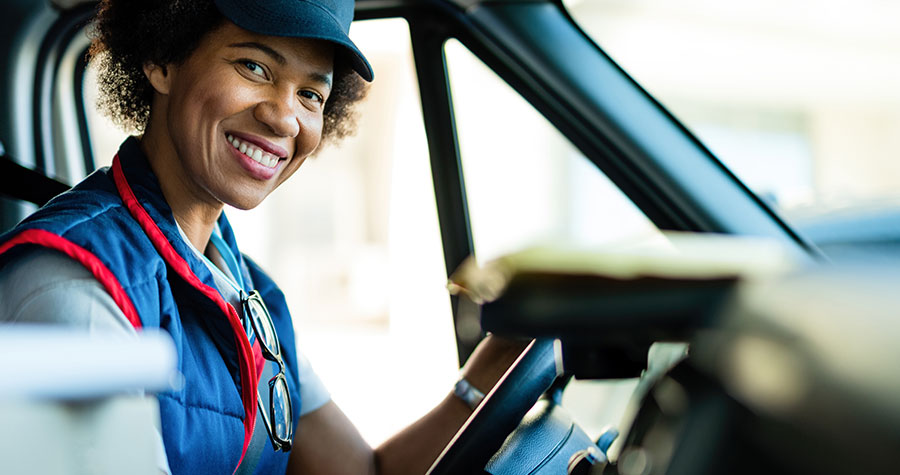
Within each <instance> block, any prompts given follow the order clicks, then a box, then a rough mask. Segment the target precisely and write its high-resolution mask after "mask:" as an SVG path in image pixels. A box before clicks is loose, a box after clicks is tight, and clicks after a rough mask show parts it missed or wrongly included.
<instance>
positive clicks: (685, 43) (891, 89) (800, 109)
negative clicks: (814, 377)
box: [566, 0, 900, 257]
mask: <svg viewBox="0 0 900 475" xmlns="http://www.w3.org/2000/svg"><path fill="white" fill-rule="evenodd" d="M566 6H567V7H568V9H569V10H570V12H571V13H572V16H573V17H574V18H575V20H576V21H577V22H578V23H579V24H580V25H581V26H582V27H583V29H584V30H585V31H586V32H587V33H588V34H589V35H591V36H592V37H593V38H594V40H595V41H596V42H597V44H598V45H599V46H600V47H601V48H602V49H603V50H604V51H605V52H606V53H607V54H609V55H610V56H611V57H612V58H613V59H614V60H615V61H616V62H617V63H618V64H619V65H620V66H622V68H623V69H625V71H627V72H628V73H629V74H630V75H631V76H632V77H633V78H634V79H635V80H636V81H637V82H638V83H640V84H641V85H642V86H643V87H644V88H646V89H647V90H648V91H649V92H650V93H651V94H652V95H654V96H655V97H656V98H657V99H658V100H659V101H660V102H661V103H662V104H663V105H664V106H666V107H667V108H668V109H669V110H670V111H671V112H672V113H673V114H674V115H675V116H676V117H678V119H679V120H681V121H682V122H683V123H684V124H685V125H686V126H687V127H688V129H690V130H691V131H692V132H693V133H694V134H695V135H697V137H698V138H700V140H701V141H702V142H704V143H705V144H706V146H707V147H708V148H709V149H710V150H711V151H712V152H713V154H714V155H716V156H717V157H718V158H719V159H720V160H721V161H722V162H723V163H724V164H725V165H726V166H727V167H728V168H729V169H731V171H732V172H733V173H735V174H736V175H737V176H738V177H739V178H740V179H742V180H743V181H744V182H745V183H746V184H747V185H748V186H749V187H750V188H751V189H752V190H753V191H754V192H756V193H757V194H758V195H759V196H760V197H762V198H763V199H764V200H765V201H766V202H768V203H769V204H770V205H772V207H773V208H774V209H775V210H776V211H778V212H779V214H781V215H782V216H783V217H784V218H785V219H786V220H787V221H788V222H790V223H791V224H792V225H793V226H794V227H795V228H796V229H798V230H799V231H800V233H801V234H803V235H804V236H806V237H807V238H808V239H811V240H812V241H814V242H816V243H817V244H818V245H819V246H820V247H821V248H822V249H823V250H825V251H826V253H828V254H830V255H831V256H832V257H842V256H844V255H849V254H854V255H858V254H859V251H860V250H861V249H863V248H865V252H866V253H868V254H869V255H872V252H875V253H876V254H878V255H883V254H884V253H886V252H891V250H892V249H893V248H894V247H897V246H895V245H892V244H891V242H892V241H896V242H900V226H896V225H892V223H895V222H897V220H895V219H893V215H895V214H898V215H900V160H898V158H900V87H898V84H900V61H898V60H897V58H900V28H897V21H896V20H897V18H900V3H896V2H884V1H880V0H856V1H849V0H830V1H825V2H822V1H812V0H777V1H776V0H762V1H759V2H743V3H735V2H718V1H714V0H682V1H679V2H669V1H665V0H570V1H566ZM894 228H896V229H894ZM893 253H895V254H897V255H900V251H898V250H894V251H893Z"/></svg>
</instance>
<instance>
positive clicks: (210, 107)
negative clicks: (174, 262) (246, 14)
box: [142, 22, 334, 209]
mask: <svg viewBox="0 0 900 475" xmlns="http://www.w3.org/2000/svg"><path fill="white" fill-rule="evenodd" d="M333 57H334V49H333V46H332V44H331V43H328V42H325V41H319V40H309V39H300V38H284V37H273V36H265V35H258V34H255V33H251V32H249V31H246V30H243V29H241V28H239V27H237V26H235V25H234V24H232V23H230V22H226V23H225V24H224V25H223V26H222V27H220V28H218V29H216V30H214V31H213V32H211V33H210V34H209V35H207V36H206V38H204V40H203V41H202V42H201V43H200V45H199V46H198V48H197V49H196V50H195V51H194V52H193V53H192V54H191V55H190V56H189V57H188V58H187V59H186V60H185V61H184V62H183V63H180V64H175V65H167V66H166V67H159V66H154V65H148V66H146V67H145V72H146V73H147V76H148V78H149V79H150V82H151V84H152V85H153V87H154V89H155V90H156V92H157V94H156V95H155V97H154V101H153V105H152V108H151V114H150V122H149V124H148V127H147V130H146V132H145V134H144V137H143V139H142V143H143V146H144V150H145V151H146V152H147V155H148V157H150V162H151V166H152V167H153V169H154V172H155V173H156V174H157V176H158V178H159V180H160V184H161V185H162V187H163V192H164V194H165V195H166V199H167V200H168V201H169V204H170V205H172V207H173V209H175V208H176V205H177V206H179V207H190V206H193V205H197V204H203V205H207V206H211V207H218V208H219V209H220V208H221V205H222V203H225V204H229V205H231V206H234V207H236V208H240V209H249V208H253V207H255V206H256V205H258V204H259V203H260V202H262V200H263V199H264V198H265V197H266V196H268V194H269V193H271V192H272V191H273V190H274V189H275V188H277V187H278V185H280V184H281V183H283V182H284V181H285V180H286V179H288V178H289V177H290V176H291V175H292V174H293V173H294V172H295V171H297V169H298V168H299V167H300V165H301V164H302V163H303V161H304V160H305V159H306V157H307V156H309V154H310V153H312V152H313V151H314V150H315V149H316V147H317V146H318V145H319V141H320V139H321V136H322V124H323V112H324V109H325V101H326V100H327V99H328V95H329V93H330V92H331V81H332V69H333Z"/></svg>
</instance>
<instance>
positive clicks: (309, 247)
mask: <svg viewBox="0 0 900 475" xmlns="http://www.w3.org/2000/svg"><path fill="white" fill-rule="evenodd" d="M565 4H566V5H567V7H568V8H569V9H570V11H571V12H572V15H573V16H574V18H575V19H576V21H577V22H579V23H580V24H581V25H582V26H583V28H584V29H585V31H586V32H587V33H588V34H589V35H591V36H592V37H593V38H594V39H595V40H596V42H597V43H598V45H599V46H600V47H601V48H602V49H603V50H604V51H605V52H606V53H607V54H609V55H610V56H611V57H612V58H613V59H614V60H615V61H616V62H618V63H619V64H620V65H621V66H622V67H623V68H624V69H625V70H626V71H627V72H628V73H629V74H631V75H632V77H633V78H635V80H636V81H638V82H639V83H640V84H642V85H643V86H644V87H645V88H646V89H647V90H648V91H649V92H650V93H651V94H653V95H654V96H656V97H657V99H658V100H659V101H660V102H661V103H662V104H663V105H664V106H665V107H667V108H668V109H669V110H670V111H671V112H672V113H673V114H674V115H675V116H676V117H678V118H679V119H680V120H681V121H683V123H684V124H685V125H686V126H687V127H688V128H689V129H690V130H691V131H693V132H694V133H695V134H697V136H698V137H699V138H700V139H701V140H702V141H703V142H704V143H705V144H706V145H707V146H708V147H709V148H710V150H711V151H712V152H713V153H714V154H715V155H716V156H717V157H718V158H719V159H720V160H722V161H723V163H724V164H725V165H726V166H727V167H729V168H730V169H731V170H732V171H733V172H734V173H735V174H736V175H738V176H739V177H740V178H741V179H742V180H744V181H745V183H746V184H747V185H748V186H749V187H750V188H751V189H753V190H754V191H755V192H756V193H758V194H759V195H760V196H761V197H762V198H763V199H764V200H766V201H767V202H768V203H770V204H771V205H772V206H774V207H775V208H776V209H777V210H778V212H779V213H781V214H782V215H783V216H785V217H786V219H788V220H789V221H791V222H792V223H795V224H797V225H799V226H801V228H803V229H809V230H810V231H809V232H810V234H811V235H812V234H815V229H816V226H819V227H820V228H819V229H822V228H821V227H822V226H825V227H826V228H827V229H829V230H831V229H834V226H832V223H834V222H839V223H838V224H840V225H846V223H847V222H848V221H847V216H850V217H857V216H860V215H866V216H870V215H875V216H878V217H882V216H885V213H887V215H888V216H889V215H890V212H891V211H892V210H894V209H895V208H896V206H897V205H898V204H900V193H898V190H900V186H898V185H900V173H898V172H900V161H898V160H896V158H897V157H898V155H900V88H897V87H896V85H897V84H900V62H898V61H897V60H896V58H898V57H900V29H898V28H896V19H897V18H900V4H895V3H893V2H885V1H880V0H858V1H854V2H850V1H836V0H823V1H807V0H780V1H773V0H762V1H759V2H751V3H735V2H717V1H711V0H709V1H707V0H682V1H679V2H671V1H664V0H569V1H566V2H565ZM535 34H536V35H539V34H540V32H535ZM408 35H409V34H408V30H407V27H406V24H405V22H404V21H403V20H378V21H366V22H358V23H356V24H354V26H353V28H352V30H351V36H353V38H354V41H356V42H357V44H358V45H360V47H361V49H362V50H363V51H364V52H365V54H366V55H367V57H368V58H369V60H370V61H371V63H372V64H373V66H374V68H375V70H376V81H375V82H374V84H373V86H372V88H371V92H370V94H369V98H368V99H367V100H366V101H365V103H363V104H362V106H361V107H360V109H359V111H360V118H359V131H358V133H357V134H356V136H354V137H351V138H349V139H347V140H345V141H344V142H342V143H341V144H337V145H329V146H327V147H325V148H324V149H323V150H321V151H320V152H319V153H318V154H317V155H316V156H315V157H314V158H312V159H310V160H307V162H306V163H305V164H304V165H303V167H302V168H301V170H300V171H299V172H298V173H297V174H296V175H295V176H294V177H293V178H292V179H291V180H290V181H288V182H287V183H286V184H285V185H284V186H282V187H281V188H280V189H279V190H277V191H276V192H275V193H274V194H273V195H272V196H270V198H269V199H268V200H266V202H264V203H263V205H261V206H260V207H259V208H257V209H255V210H252V211H248V212H243V211H237V210H233V209H229V210H227V213H228V215H229V218H230V219H231V221H232V224H233V225H234V226H235V228H236V232H237V233H238V239H239V242H240V244H241V246H242V249H243V250H244V252H245V253H247V254H248V255H250V256H252V257H253V258H254V259H255V260H256V261H257V262H259V263H260V264H261V265H262V266H263V267H264V268H265V269H267V270H268V271H269V272H270V273H271V274H272V275H273V277H274V278H275V280H276V281H277V282H278V283H279V284H280V285H281V287H282V289H283V290H284V291H285V294H286V295H287V299H288V303H289V305H290V306H291V309H292V312H293V315H294V319H295V326H296V331H297V337H298V342H299V345H300V349H301V351H303V352H305V353H306V354H307V355H308V356H309V358H310V359H311V361H312V363H313V366H314V368H316V370H317V372H318V373H319V375H320V376H321V377H322V379H323V380H324V381H325V383H326V385H327V386H328V388H329V389H330V390H331V393H332V396H333V398H334V400H335V401H336V402H337V403H338V404H339V405H340V406H341V407H342V409H343V410H344V411H345V412H346V413H347V414H348V415H349V416H350V418H351V419H352V420H353V421H354V422H355V423H356V424H357V426H358V427H359V428H360V430H361V432H362V433H363V436H364V437H365V438H366V439H367V440H368V441H369V442H370V443H372V444H378V443H380V442H381V441H383V440H384V439H385V438H387V437H389V436H390V435H391V434H393V433H394V432H396V431H397V430H399V429H400V428H402V427H403V426H405V425H406V424H408V423H410V422H412V421H413V420H415V419H416V418H417V417H418V416H420V415H422V414H424V413H425V412H426V411H427V410H428V409H430V408H431V407H432V406H433V405H434V404H436V403H437V402H439V401H440V400H441V399H442V398H443V397H444V396H445V395H446V394H447V393H448V392H449V391H450V389H451V388H452V385H453V383H454V382H455V380H456V377H457V376H456V372H457V368H458V361H457V357H456V347H455V340H454V335H453V327H452V318H451V315H450V305H449V297H448V294H447V291H446V275H445V271H444V267H443V266H444V264H443V255H442V248H441V243H440V234H439V232H438V223H437V214H436V210H435V204H434V193H433V189H432V185H431V176H430V173H431V171H430V166H429V158H428V151H427V148H426V142H425V135H424V129H423V125H422V118H421V108H420V105H419V96H418V95H419V92H418V89H417V84H416V81H415V74H414V71H413V65H412V53H411V50H410V45H409V39H408ZM445 53H446V56H447V64H448V69H449V73H450V80H451V85H452V100H453V102H454V107H455V113H456V118H457V126H458V129H459V138H460V146H461V153H462V161H463V170H464V178H465V182H466V187H467V193H468V203H469V206H470V215H471V221H472V229H473V234H474V245H475V249H476V253H477V258H478V259H479V261H485V260H489V259H491V258H493V257H496V256H498V255H501V254H504V253H507V252H511V251H515V250H517V249H520V248H522V247H524V246H527V245H531V244H535V243H540V242H546V241H557V242H558V241H566V242H573V243H575V244H579V245H586V246H606V247H610V246H627V245H634V244H635V243H640V242H647V241H653V240H654V238H656V237H657V236H658V231H657V230H656V229H655V227H654V226H653V225H652V223H650V222H649V221H648V220H647V219H646V217H644V216H643V214H642V213H641V212H640V211H639V210H638V209H637V208H635V207H634V205H633V204H632V203H631V202H630V201H629V200H628V199H627V198H626V197H625V196H624V195H622V193H621V192H619V190H618V189H616V188H615V187H614V186H613V185H612V184H611V183H610V182H609V180H607V179H606V177H605V176H603V174H602V173H600V172H599V171H598V170H597V169H596V167H594V166H593V165H592V164H590V163H589V162H588V161H587V160H586V159H585V158H584V157H582V156H581V155H580V153H579V152H578V151H577V150H576V149H575V148H574V147H573V146H572V145H571V144H570V143H568V141H567V140H566V139H565V138H564V137H562V136H560V135H559V134H558V133H557V132H556V131H555V129H553V127H552V126H551V125H550V124H549V123H548V122H547V121H546V120H545V119H544V118H543V117H542V116H540V114H538V113H537V112H536V111H534V110H533V109H532V108H531V107H530V105H528V104H527V102H525V101H524V100H523V99H522V98H521V97H519V96H518V95H517V94H516V93H515V92H514V91H513V90H511V89H510V88H509V87H508V86H506V85H505V84H504V83H503V82H502V81H501V80H499V79H498V78H497V77H496V76H494V75H493V73H492V72H490V71H489V70H488V69H487V68H485V67H484V65H483V64H481V63H480V62H479V60H478V59H477V58H475V57H474V56H472V55H471V53H469V52H468V51H467V50H466V49H465V47H464V46H463V45H461V44H460V43H457V42H454V41H451V42H449V43H447V44H446V46H445ZM561 54H563V52H561ZM585 74H590V72H589V71H586V72H585ZM600 87H602V85H600ZM94 88H95V86H89V87H86V92H85V94H86V95H88V96H89V97H87V100H88V101H89V102H87V103H89V104H90V103H93V101H94V100H95V99H94V98H93V96H94V95H95V92H94ZM90 129H91V130H92V131H93V140H94V150H95V151H96V152H97V156H99V157H108V160H107V163H108V161H110V160H111V158H112V156H113V154H114V152H115V150H116V148H117V147H118V144H119V143H120V142H121V140H122V137H123V134H121V133H119V132H116V131H114V129H113V128H112V126H111V125H108V124H107V123H106V122H105V120H104V119H102V118H99V117H96V116H92V117H90ZM866 213H868V214H866ZM835 216H838V217H841V219H843V221H841V219H836V218H835ZM879 222H880V223H882V224H886V225H887V226H888V227H892V226H894V223H897V225H896V226H895V227H896V228H897V234H898V235H900V221H898V220H893V221H891V220H890V219H887V220H886V221H885V220H882V221H879ZM823 223H825V224H823ZM633 384H634V381H621V382H604V383H582V382H578V383H577V384H575V385H573V386H572V387H571V388H570V390H568V391H567V393H566V400H565V401H564V403H565V404H566V405H567V406H568V407H569V409H570V410H571V411H573V412H574V413H576V417H578V419H579V422H580V423H581V424H582V425H583V427H584V428H585V430H586V431H588V433H589V434H591V435H596V434H597V433H599V431H600V428H601V427H602V426H603V425H605V424H610V423H613V424H614V423H616V422H617V420H618V417H619V415H620V414H621V412H622V410H623V408H624V405H625V402H626V398H627V396H628V394H629V393H630V391H631V388H632V387H633Z"/></svg>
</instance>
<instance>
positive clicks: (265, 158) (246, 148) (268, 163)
mask: <svg viewBox="0 0 900 475" xmlns="http://www.w3.org/2000/svg"><path fill="white" fill-rule="evenodd" d="M225 138H226V139H228V142H229V143H230V144H231V146H233V147H234V148H236V149H238V150H240V152H241V153H243V154H244V155H246V156H248V157H250V158H252V159H253V160H255V161H257V162H259V163H260V164H261V165H263V166H265V167H268V168H273V167H274V166H275V165H277V164H278V157H277V156H275V155H272V154H271V153H268V152H264V151H263V150H262V149H259V148H256V147H254V146H253V145H248V144H247V143H246V142H242V141H241V140H240V139H238V138H237V137H235V136H233V135H231V134H227V135H226V136H225Z"/></svg>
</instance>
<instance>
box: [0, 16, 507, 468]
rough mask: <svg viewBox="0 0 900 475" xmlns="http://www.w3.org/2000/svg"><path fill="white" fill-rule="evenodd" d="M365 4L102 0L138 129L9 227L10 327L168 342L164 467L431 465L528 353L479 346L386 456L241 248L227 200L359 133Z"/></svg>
mask: <svg viewBox="0 0 900 475" xmlns="http://www.w3.org/2000/svg"><path fill="white" fill-rule="evenodd" d="M352 15H353V2H352V0H257V1H242V0H215V2H213V1H211V0H206V1H192V2H185V1H179V0H171V1H168V2H160V1H151V0H146V1H134V0H106V1H104V2H103V3H102V4H101V6H100V9H99V11H98V15H97V19H96V22H95V26H94V33H93V36H94V37H93V44H92V47H91V56H92V61H95V62H97V63H98V66H99V68H100V84H101V90H102V91H101V92H102V94H103V96H102V99H101V104H100V105H101V108H102V109H103V110H104V111H105V112H106V113H107V114H108V115H110V116H111V117H112V118H113V119H115V120H116V121H118V122H119V123H120V124H122V125H124V126H125V127H128V128H131V129H135V130H137V131H138V132H140V133H141V135H139V136H136V137H131V138H129V139H128V140H127V141H126V142H125V143H123V144H122V147H121V148H120V151H119V153H118V154H117V156H116V158H115V159H114V162H113V165H112V167H111V168H110V169H107V170H100V171H98V172H96V173H94V174H92V175H91V176H90V177H88V178H87V179H85V180H84V181H83V182H81V183H80V184H78V185H77V186H76V187H74V188H73V190H71V191H69V192H67V193H64V194H63V195H60V196H59V197H57V198H55V199H54V200H53V201H52V202H51V203H49V204H48V205H47V206H45V207H44V208H42V209H41V210H39V211H38V212H36V213H35V214H34V215H32V216H30V217H29V218H27V219H26V220H25V221H23V222H22V223H21V224H20V225H19V226H17V227H16V228H15V229H14V230H12V231H11V232H10V233H8V234H6V235H4V236H3V237H2V238H0V253H2V254H0V266H2V267H0V294H2V295H3V299H2V303H0V318H2V319H3V320H7V321H32V322H33V321H50V322H56V323H65V324H69V325H73V326H80V327H83V328H87V329H88V330H90V331H97V332H99V331H101V330H105V331H109V332H111V333H110V334H111V335H114V334H120V335H121V334H127V333H129V332H134V331H135V330H137V329H141V328H145V327H146V328H162V329H163V330H165V331H167V332H168V333H169V334H171V335H172V337H173V340H174V342H175V346H176V349H177V352H178V357H179V370H180V371H181V373H182V374H183V375H184V385H183V387H181V388H179V389H178V390H176V391H171V392H167V393H163V394H160V395H159V397H158V399H159V403H160V412H161V430H160V432H161V439H162V445H163V447H164V450H163V451H164V453H165V458H164V459H162V460H161V461H160V468H161V470H163V471H171V472H172V473H231V472H234V471H237V472H240V473H285V472H287V473H353V474H358V473H375V472H378V473H423V472H424V471H425V470H426V469H427V468H428V466H430V464H431V462H432V461H433V460H434V459H435V457H436V456H437V455H438V454H439V453H440V451H441V449H442V448H443V447H444V445H445V444H446V443H447V442H448V441H449V440H450V438H451V437H452V435H453V434H454V433H455V432H456V430H457V429H458V428H459V427H460V426H461V424H462V423H463V422H464V421H465V420H466V418H467V417H468V415H469V414H470V412H471V410H472V408H471V406H472V405H473V402H474V401H475V400H477V394H478V391H477V389H473V388H479V389H481V390H483V391H486V390H487V389H489V388H490V387H491V386H492V385H493V383H494V382H495V381H496V380H497V379H498V377H499V376H500V375H501V374H502V372H503V371H504V370H505V369H506V367H507V366H508V365H509V363H510V362H511V361H512V360H513V359H514V358H515V357H516V356H517V355H518V351H519V350H520V349H521V346H520V345H518V344H512V343H504V342H500V341H498V340H489V341H488V342H486V344H483V345H482V346H481V347H479V349H478V350H476V353H475V355H474V356H473V357H472V359H471V360H470V361H471V362H470V363H469V364H468V365H467V367H466V368H464V371H463V375H464V376H465V378H466V379H465V380H463V383H462V384H458V385H457V390H456V391H455V394H450V395H448V397H447V398H446V399H445V400H444V401H443V402H441V403H440V404H439V405H438V406H437V407H436V408H435V409H434V410H432V411H431V412H430V413H429V414H427V415H426V416H424V417H423V418H422V419H420V420H419V421H417V422H416V423H414V424H413V425H411V426H410V427H409V428H407V429H405V430H404V431H402V432H401V433H399V434H397V435H396V436H395V437H393V438H392V439H390V440H389V441H387V442H386V443H385V444H383V445H382V446H380V447H378V448H377V449H374V450H373V449H371V448H370V447H369V446H368V445H367V444H366V443H365V442H364V441H363V440H362V438H361V437H360V435H359V433H358V432H357V431H356V430H355V428H354V427H353V425H352V424H351V423H350V422H349V421H348V420H347V418H346V417H345V416H344V414H343V413H342V412H341V411H340V409H339V408H338V407H337V406H336V405H335V404H334V403H333V402H332V401H330V398H329V397H328V396H327V392H325V391H324V389H322V387H321V382H319V381H318V379H317V378H316V377H315V374H314V373H312V371H311V370H309V366H308V364H307V363H306V362H305V360H304V358H303V357H302V355H299V354H297V351H296V348H295V343H294V336H293V330H292V324H291V321H290V315H289V314H288V311H287V306H286V304H285V301H284V296H283V295H282V294H281V292H280V290H278V288H277V286H276V285H275V284H274V283H273V282H272V281H271V279H269V277H268V276H266V274H265V273H264V272H263V271H262V270H261V269H260V268H259V267H258V266H256V265H255V264H254V263H253V262H252V261H250V260H249V259H248V258H246V257H244V256H242V255H241V253H240V251H239V249H238V247H237V243H236V242H235V240H234V236H233V233H232V232H231V228H230V226H229V225H228V221H227V219H226V218H225V215H224V214H223V207H224V205H225V204H229V205H231V206H234V207H237V208H241V209H249V208H253V207H255V206H256V205H258V204H259V203H260V202H261V201H262V200H263V199H265V197H266V196H267V195H268V194H269V193H271V192H272V191H273V190H274V189H275V188H276V187H278V186H279V185H280V184H281V183H283V182H284V181H285V180H287V179H288V178H289V177H290V176H291V175H292V174H293V173H294V172H296V171H297V169H298V168H299V167H300V165H301V164H302V163H303V161H304V160H305V159H306V158H307V157H308V156H309V155H310V154H312V153H313V152H314V151H315V150H316V149H317V148H318V147H320V146H321V145H322V143H323V141H324V140H333V139H337V138H340V137H341V136H343V135H345V134H347V133H349V132H350V131H352V123H351V122H350V119H349V118H350V117H351V106H352V105H353V104H354V103H355V102H357V101H359V100H360V99H361V98H362V97H363V96H364V91H365V82H364V81H371V80H372V78H373V73H372V70H371V68H370V66H369V64H368V62H367V61H366V60H365V58H364V57H363V55H362V54H361V53H360V51H359V50H358V49H357V47H356V46H355V45H354V44H353V43H352V42H351V41H350V39H349V37H348V36H347V32H348V30H349V25H350V22H351V20H352ZM469 382H470V383H471V384H469ZM390 387H391V383H390V382H389V381H388V382H385V388H384V389H378V390H390Z"/></svg>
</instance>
